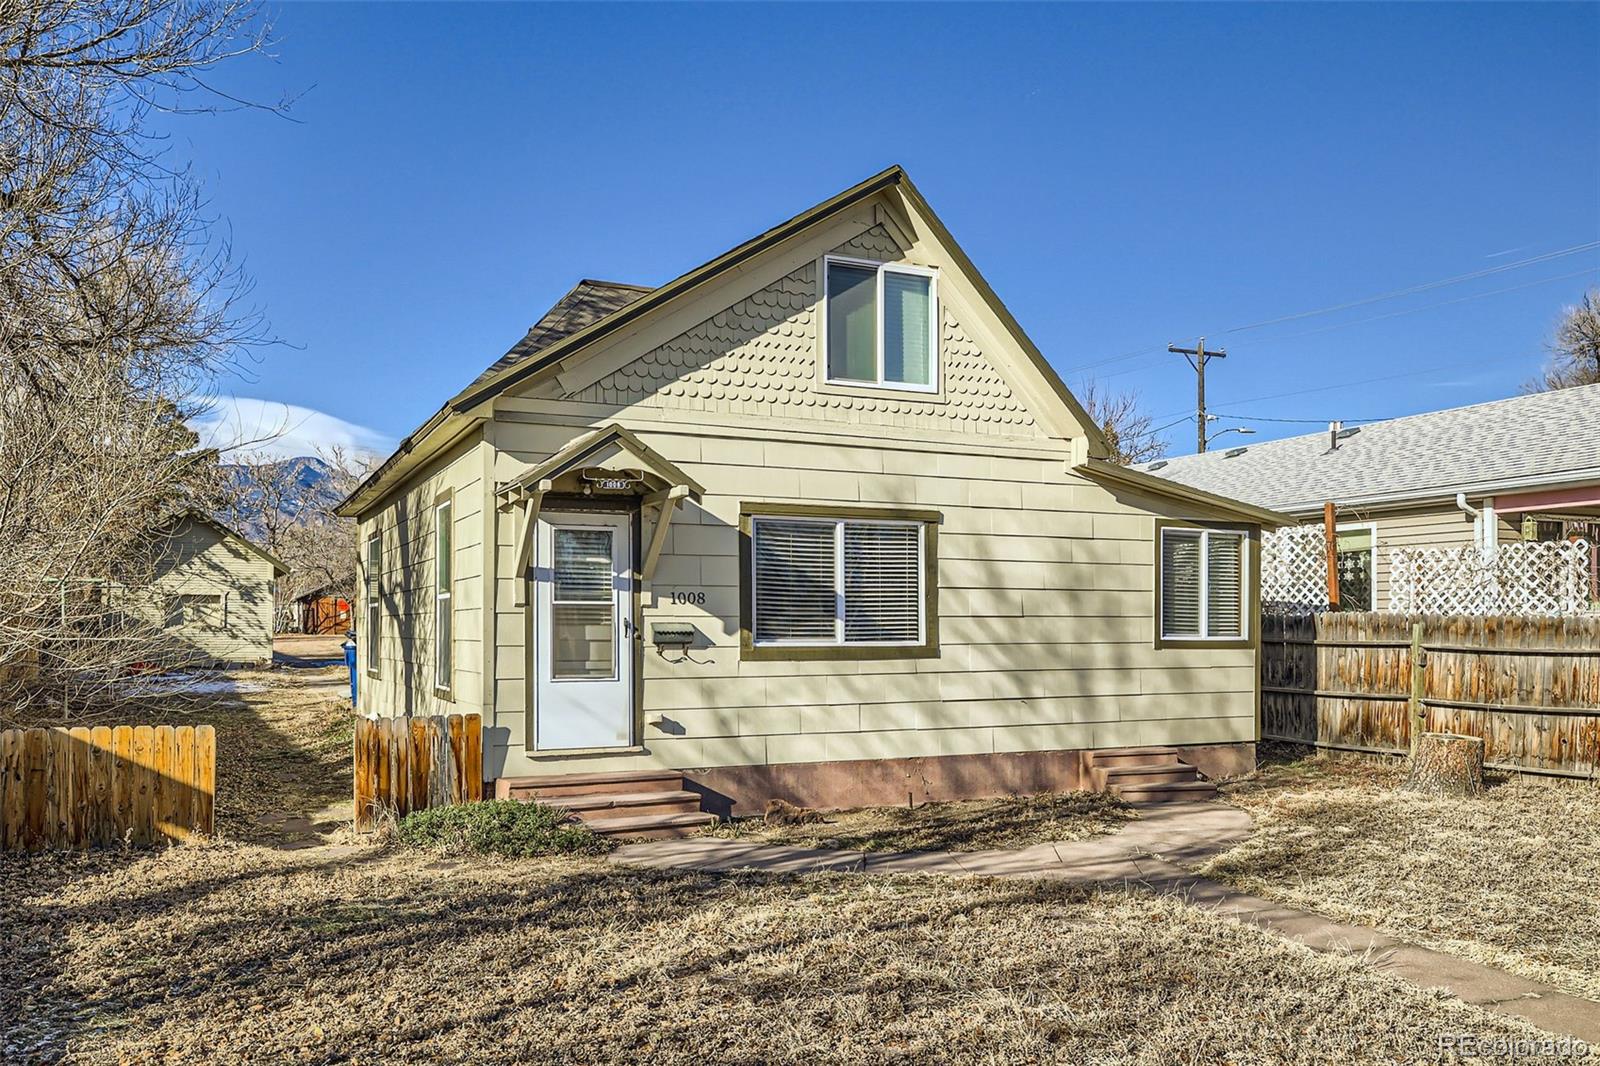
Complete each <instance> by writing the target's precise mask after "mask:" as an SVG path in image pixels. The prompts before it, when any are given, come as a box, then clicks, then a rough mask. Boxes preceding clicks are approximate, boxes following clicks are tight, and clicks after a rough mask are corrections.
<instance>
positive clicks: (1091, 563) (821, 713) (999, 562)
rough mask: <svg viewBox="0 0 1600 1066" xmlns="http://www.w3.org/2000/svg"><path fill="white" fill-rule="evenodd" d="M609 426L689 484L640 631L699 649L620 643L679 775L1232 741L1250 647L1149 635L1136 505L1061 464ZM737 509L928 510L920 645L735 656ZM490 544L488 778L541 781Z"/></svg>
mask: <svg viewBox="0 0 1600 1066" xmlns="http://www.w3.org/2000/svg"><path fill="white" fill-rule="evenodd" d="M631 428H634V429H635V430H636V431H637V432H639V433H640V435H641V436H642V438H643V439H644V440H645V441H646V443H648V444H649V445H650V446H651V447H652V448H655V449H657V450H658V451H660V452H661V453H663V454H664V455H666V456H667V457H668V458H670V459H672V460H673V461H674V462H678V463H680V464H682V465H683V466H684V468H685V470H686V471H687V472H688V473H689V474H690V475H691V476H693V477H694V478H696V479H697V480H699V481H700V482H701V483H702V484H703V485H704V486H705V488H706V490H707V491H706V494H705V497H704V499H703V500H702V501H700V503H699V504H695V503H692V502H685V503H684V505H683V506H682V507H681V508H680V509H679V511H678V513H677V514H676V516H675V517H674V519H673V522H672V526H671V529H670V531H669V536H668V540H667V545H666V549H665V552H664V554H663V556H662V558H661V560H660V564H659V566H658V569H657V572H656V580H655V582H654V593H655V597H654V598H655V604H652V603H651V602H650V600H649V598H647V599H646V602H645V610H644V625H645V632H646V634H648V632H649V629H650V626H651V624H652V623H655V622H664V621H683V622H690V623H692V624H694V625H695V626H696V628H697V629H698V630H699V631H700V632H701V633H702V634H704V637H705V638H706V639H707V640H709V641H710V643H711V644H712V647H710V648H701V649H699V650H696V651H695V652H694V659H695V660H697V661H695V662H688V661H685V662H678V663H673V662H671V661H669V660H668V659H667V658H665V657H663V656H661V655H658V654H657V653H656V652H655V650H654V648H653V647H651V646H650V645H649V644H648V643H646V644H644V645H643V646H642V654H643V655H644V677H645V690H644V700H643V704H644V718H645V721H646V722H647V723H654V722H656V720H657V719H658V718H659V719H662V721H660V723H659V724H647V725H645V727H644V734H643V737H642V740H643V743H644V745H645V746H646V748H648V750H649V761H653V762H659V763H662V764H664V765H669V766H680V767H697V766H717V765H739V764H747V763H776V762H803V761H816V760H832V759H852V758H868V757H874V758H875V757H885V758H888V757H905V756H916V755H945V754H977V753H990V752H1016V751H1030V750H1043V749H1056V748H1078V747H1090V746H1095V747H1104V746H1112V745H1133V744H1168V743H1173V744H1177V743H1182V744H1199V743H1213V742H1229V741H1250V740H1253V739H1254V736H1255V695H1254V687H1255V672H1254V671H1255V653H1254V651H1252V650H1206V649H1200V650H1193V649H1165V650H1156V649H1155V648H1154V647H1153V636H1154V633H1153V623H1152V610H1153V591H1152V587H1153V581H1154V535H1155V516H1154V515H1153V514H1152V513H1150V512H1149V511H1146V510H1139V509H1136V508H1135V507H1133V506H1130V505H1129V504H1127V503H1124V502H1121V501H1119V500H1117V499H1116V498H1114V497H1113V496H1112V495H1111V494H1110V493H1109V492H1107V491H1106V490H1104V489H1102V488H1100V487H1098V486H1096V485H1094V484H1092V483H1090V482H1087V481H1085V480H1082V479H1079V478H1076V477H1074V476H1072V475H1069V474H1067V473H1065V469H1066V457H1065V456H1064V455H1060V454H1052V453H1050V452H1047V451H1042V450H1037V449H1032V450H1026V451H1024V450H1020V449H1007V450H1003V451H1002V450H999V449H993V446H988V448H985V447H984V446H982V445H966V444H962V445H959V446H958V445H956V444H954V443H952V444H951V445H950V446H949V447H950V449H951V450H950V451H948V452H941V451H929V450H922V449H918V448H914V447H901V448H892V447H889V446H886V445H885V443H884V442H882V441H881V440H879V441H874V442H872V443H871V444H863V445H861V446H841V445H839V444H837V443H832V442H828V443H812V442H808V441H806V440H802V439H782V440H775V439H772V436H775V434H770V435H769V436H768V438H767V439H760V438H756V439H750V438H744V437H735V438H728V437H722V436H710V435H693V434H692V432H689V431H684V430H682V429H678V428H673V429H668V428H666V427H663V426H661V425H659V424H646V423H637V424H634V425H633V426H632V427H631ZM577 432H578V430H577V429H575V428H570V427H561V426H535V425H531V424H526V423H524V424H516V423H504V422H502V423H501V424H499V425H498V426H497V427H496V433H497V440H498V441H499V442H500V443H501V446H502V447H508V448H511V449H513V450H514V451H516V452H517V453H518V454H515V457H514V460H513V464H514V463H516V462H527V461H535V460H537V458H539V457H541V456H542V455H543V454H548V452H550V451H553V450H554V449H555V448H557V447H559V446H560V445H561V444H562V443H564V442H565V441H566V440H568V439H570V438H571V437H572V436H574V435H576V433H577ZM517 445H521V448H520V449H518V448H517V447H516V446H517ZM958 447H959V450H957V449H958ZM985 450H992V451H993V453H992V454H983V452H984V451H985ZM755 501H761V502H784V501H793V502H796V503H807V504H816V503H839V504H851V505H858V506H888V505H905V506H913V507H918V508H934V509H937V510H940V511H941V512H942V513H943V515H944V522H943V524H942V525H941V527H940V531H939V540H938V544H939V562H938V572H939V606H940V616H941V617H940V633H941V642H940V645H941V646H940V655H939V657H938V658H933V659H890V660H863V661H851V662H827V661H822V662H816V661H812V662H741V661H740V658H739V602H740V598H739V587H738V582H739V560H738V548H739V536H738V524H739V509H740V504H741V502H755ZM1172 517H1178V516H1176V515H1173V516H1172ZM649 532H650V529H649V523H648V522H646V523H645V529H644V535H645V536H646V537H648V535H649ZM512 536H513V533H512V524H511V523H510V522H501V523H500V533H499V572H500V573H501V574H502V575H503V576H502V580H501V581H500V582H499V585H500V588H499V590H498V594H497V607H498V609H499V613H498V616H497V624H496V633H497V645H498V647H497V656H496V661H497V663H498V664H499V665H498V668H497V676H498V680H499V685H498V687H497V699H496V711H497V724H498V725H501V726H504V727H506V729H507V732H508V733H509V736H510V738H511V744H512V750H511V751H510V752H509V754H508V759H507V764H506V772H508V773H519V772H553V771H554V770H556V769H559V768H561V767H557V766H554V765H552V764H551V763H550V762H549V761H547V760H544V759H541V760H539V761H537V762H534V761H532V760H529V759H527V758H526V755H525V753H524V752H522V751H521V750H520V738H521V737H522V736H523V735H524V733H523V725H524V722H525V719H524V718H523V715H524V713H525V710H526V707H525V702H526V685H525V681H524V679H523V674H524V672H525V667H524V663H525V655H524V649H523V645H522V639H523V629H524V620H523V614H522V609H521V608H518V607H516V606H515V591H516V590H515V586H514V583H513V581H512V580H511V578H510V576H509V575H510V574H511V571H512V565H513V557H512V554H513V550H514V549H513V543H512ZM674 591H686V592H687V591H693V592H697V593H700V592H703V593H704V594H705V597H706V604H705V606H704V607H698V606H696V607H685V606H674V605H672V603H671V593H672V592H674ZM637 764H638V758H637V757H621V758H615V759H600V760H595V759H592V758H589V759H585V760H584V761H583V763H582V765H583V767H585V768H594V769H604V768H619V767H625V766H633V765H637Z"/></svg>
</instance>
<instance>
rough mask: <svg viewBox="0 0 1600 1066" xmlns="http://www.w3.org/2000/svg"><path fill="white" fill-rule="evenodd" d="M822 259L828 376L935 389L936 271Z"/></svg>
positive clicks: (856, 382)
mask: <svg viewBox="0 0 1600 1066" xmlns="http://www.w3.org/2000/svg"><path fill="white" fill-rule="evenodd" d="M824 265H825V270H826V275H827V281H826V304H827V367H828V380H829V381H830V382H835V383H838V384H846V385H873V386H879V387H883V388H891V389H912V390H916V391H920V392H936V391H938V388H939V341H938V330H937V322H936V311H935V301H936V293H935V280H936V279H935V276H934V274H933V272H932V271H931V270H925V269H923V268H921V267H908V266H899V265H892V264H888V263H871V262H866V261H863V260H858V259H833V258H829V259H827V260H825V264H824Z"/></svg>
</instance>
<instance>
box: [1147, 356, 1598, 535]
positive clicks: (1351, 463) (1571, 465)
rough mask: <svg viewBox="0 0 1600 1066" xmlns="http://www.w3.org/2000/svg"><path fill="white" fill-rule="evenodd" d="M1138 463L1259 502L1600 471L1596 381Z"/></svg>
mask: <svg viewBox="0 0 1600 1066" xmlns="http://www.w3.org/2000/svg"><path fill="white" fill-rule="evenodd" d="M1345 434H1346V435H1345V436H1344V437H1343V438H1342V439H1341V440H1340V441H1339V447H1338V448H1336V449H1330V448H1329V447H1328V431H1327V430H1323V431H1321V432H1319V433H1308V434H1306V435H1305V436H1303V437H1289V438H1286V439H1284V440H1274V441H1267V442H1266V443H1264V444H1252V445H1249V446H1248V447H1245V448H1227V449H1218V450H1216V451H1211V452H1206V453H1205V454H1204V455H1185V456H1180V457H1178V458H1175V459H1168V460H1165V461H1157V462H1153V463H1144V464H1142V465H1141V466H1140V467H1139V469H1141V470H1146V471H1148V472H1150V473H1152V474H1155V475H1157V476H1158V477H1165V478H1171V479H1172V480H1174V481H1177V482H1179V483H1181V484H1184V485H1189V486H1192V487H1194V488H1197V489H1204V490H1205V491H1206V492H1214V493H1216V494H1218V495H1220V496H1231V497H1233V498H1234V499H1239V500H1245V501H1247V502H1249V503H1254V504H1258V505H1260V506H1262V507H1270V508H1273V509H1275V510H1279V511H1289V512H1298V511H1305V510H1310V509H1313V508H1319V507H1321V506H1322V504H1323V502H1324V501H1326V500H1333V501H1335V502H1336V503H1339V504H1357V503H1373V502H1378V501H1387V500H1403V499H1407V498H1425V497H1436V496H1441V495H1453V494H1454V493H1456V492H1462V491H1466V492H1471V491H1474V490H1479V491H1482V490H1484V489H1494V488H1497V487H1502V486H1503V487H1507V488H1509V487H1510V486H1512V485H1521V486H1524V487H1526V488H1537V487H1538V486H1539V485H1540V484H1556V483H1560V482H1574V481H1577V482H1581V481H1585V480H1591V479H1593V480H1600V385H1583V386H1579V387H1577V388H1571V389H1558V390H1555V391H1553V392H1540V393H1533V394H1531V395H1528V396H1514V397H1512V398H1511V399H1509V400H1495V401H1492V402H1490V403H1480V404H1474V405H1472V406H1471V407H1455V408H1451V409H1450V410H1447V411H1431V412H1429V413H1427V414H1421V415H1411V416H1409V417H1407V418H1395V419H1391V420H1389V421H1387V422H1372V423H1369V424H1367V425H1363V426H1347V427H1346V428H1345Z"/></svg>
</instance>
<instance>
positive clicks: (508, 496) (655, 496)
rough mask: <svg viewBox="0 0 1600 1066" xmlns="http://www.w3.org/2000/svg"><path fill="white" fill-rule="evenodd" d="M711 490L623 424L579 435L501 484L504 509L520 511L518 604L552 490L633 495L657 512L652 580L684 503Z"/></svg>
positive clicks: (647, 559)
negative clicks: (678, 509)
mask: <svg viewBox="0 0 1600 1066" xmlns="http://www.w3.org/2000/svg"><path fill="white" fill-rule="evenodd" d="M704 491H705V490H704V489H702V488H701V486H700V483H699V482H697V481H696V480H695V479H694V478H692V477H690V476H689V475H688V474H686V473H684V472H683V471H682V470H681V469H679V467H678V466H677V464H676V463H673V462H672V461H671V460H669V459H667V458H666V457H665V456H663V455H661V454H660V453H659V452H657V451H656V450H655V449H654V448H651V447H650V446H649V445H647V444H645V443H644V442H643V441H641V440H640V439H639V438H638V437H637V436H635V435H634V434H633V433H632V432H631V431H629V430H628V429H626V428H625V427H623V426H620V425H617V424H616V423H611V424H610V425H606V426H601V427H600V428H599V429H596V430H593V431H591V432H589V433H585V434H584V435H582V436H580V437H578V438H576V439H575V440H573V441H571V442H570V443H568V444H567V445H566V446H565V447H563V448H562V449H561V450H560V451H558V452H556V454H554V455H552V456H551V457H550V458H548V459H546V460H544V461H543V462H541V463H535V464H531V465H529V466H528V467H527V468H526V469H525V470H523V471H522V472H521V473H519V474H517V475H516V476H515V477H513V478H510V479H509V480H507V481H503V482H500V483H499V484H498V485H496V486H495V500H496V503H497V505H498V509H499V510H500V511H509V512H513V513H515V514H516V519H515V520H516V522H517V533H516V549H517V551H516V569H515V570H514V571H513V573H514V574H515V575H517V577H518V578H519V580H518V581H517V593H516V604H517V606H519V607H520V606H524V605H525V604H526V602H527V585H526V582H525V581H522V580H520V579H521V578H522V577H524V576H525V575H526V574H527V571H528V566H529V564H530V563H531V562H532V559H533V537H534V531H535V528H536V527H537V524H538V521H539V511H540V508H541V507H542V506H543V504H544V499H545V497H546V496H547V495H549V494H552V493H563V494H564V493H576V494H583V495H598V496H600V497H602V498H604V497H625V498H626V497H631V498H634V499H636V500H637V501H638V503H639V506H640V507H641V508H642V509H645V510H650V511H653V512H654V513H655V516H654V528H653V529H652V530H651V532H650V539H649V541H648V544H649V547H648V549H647V550H646V552H645V555H644V560H643V565H642V568H641V573H640V577H641V578H642V579H643V580H644V582H645V583H646V584H647V585H648V584H649V582H650V580H651V579H652V578H653V577H654V575H655V568H656V563H657V562H658V561H659V560H660V558H661V552H662V550H663V549H664V548H665V546H666V540H667V529H668V527H669V526H670V524H671V522H672V515H673V513H674V512H675V511H676V510H677V508H678V505H679V504H680V503H682V502H683V501H684V500H686V499H692V500H696V501H698V500H699V499H700V497H701V494H702V493H703V492H704Z"/></svg>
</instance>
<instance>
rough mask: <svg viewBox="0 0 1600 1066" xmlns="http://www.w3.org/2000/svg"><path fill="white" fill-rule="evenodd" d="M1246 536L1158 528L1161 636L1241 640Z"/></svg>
mask: <svg viewBox="0 0 1600 1066" xmlns="http://www.w3.org/2000/svg"><path fill="white" fill-rule="evenodd" d="M1249 539H1250V538H1249V536H1248V534H1246V533H1245V532H1244V531H1243V530H1236V529H1179V528H1171V529H1163V530H1161V540H1160V552H1159V569H1160V573H1159V574H1158V575H1157V578H1156V580H1157V588H1158V592H1159V595H1160V598H1161V610H1160V617H1159V619H1158V620H1157V621H1158V622H1159V624H1160V627H1161V638H1162V639H1163V640H1172V641H1186V640H1195V641H1201V640H1243V639H1245V638H1246V637H1247V636H1248V635H1249V627H1248V624H1247V620H1246V615H1247V612H1248V609H1249V605H1248V593H1249V585H1248V581H1247V579H1246V573H1245V565H1246V554H1245V551H1246V547H1247V545H1248V544H1249Z"/></svg>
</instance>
